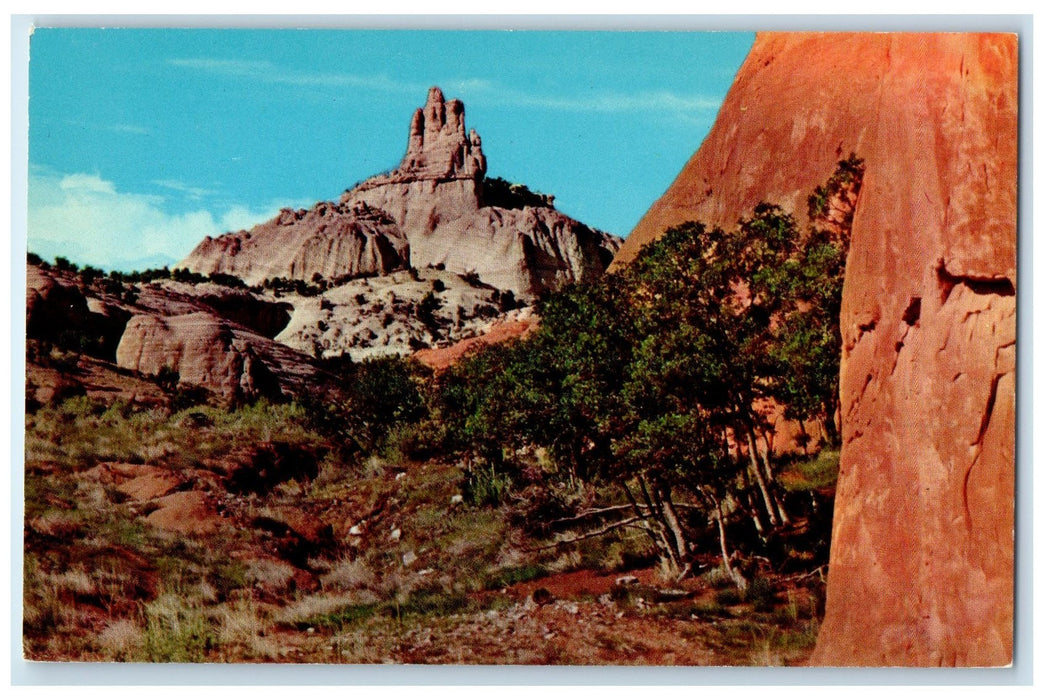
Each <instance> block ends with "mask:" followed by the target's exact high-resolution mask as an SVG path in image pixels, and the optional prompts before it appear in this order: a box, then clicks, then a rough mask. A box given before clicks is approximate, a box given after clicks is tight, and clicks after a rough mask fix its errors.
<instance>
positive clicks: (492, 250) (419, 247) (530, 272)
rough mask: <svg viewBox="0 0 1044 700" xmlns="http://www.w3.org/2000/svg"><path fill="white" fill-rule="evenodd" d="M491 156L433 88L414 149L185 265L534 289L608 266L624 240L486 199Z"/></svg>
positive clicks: (454, 103)
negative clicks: (468, 277)
mask: <svg viewBox="0 0 1044 700" xmlns="http://www.w3.org/2000/svg"><path fill="white" fill-rule="evenodd" d="M485 174H486V156H485V154H484V153H483V151H482V140H481V138H480V137H479V135H478V134H477V133H476V132H475V131H474V130H471V131H470V132H469V131H467V129H466V126H465V123H464V105H463V104H462V103H461V102H460V101H459V100H449V101H448V102H447V101H446V100H445V98H444V96H443V94H442V91H441V90H439V88H437V87H433V88H431V89H430V90H429V91H428V99H427V102H426V103H425V105H424V107H422V108H421V109H418V110H417V111H416V112H415V113H414V115H413V118H412V120H411V121H410V128H409V135H408V140H407V147H406V155H405V156H404V157H403V159H402V162H401V163H400V164H399V166H398V167H397V168H396V169H394V170H392V171H391V172H390V173H387V174H383V175H377V176H375V177H372V178H370V179H368V180H366V181H364V182H362V183H361V184H359V185H358V186H356V187H355V188H353V189H351V190H349V191H347V192H345V193H344V194H343V195H342V196H341V201H340V203H339V204H333V203H329V202H324V203H320V204H317V205H316V206H315V207H313V208H312V209H310V210H300V211H296V212H295V211H290V210H283V211H282V212H281V213H280V214H279V216H277V217H276V218H275V219H273V220H272V221H269V222H267V223H265V224H261V225H260V226H257V227H255V228H254V229H252V230H250V231H240V232H238V233H229V234H225V235H224V236H220V237H218V238H215V239H210V238H208V239H207V240H205V241H203V242H202V243H201V244H200V245H199V246H197V248H196V249H195V250H194V251H193V252H192V253H191V254H190V255H189V257H188V258H186V259H185V260H184V261H183V262H182V263H181V264H180V265H179V267H183V268H186V269H189V270H191V271H193V272H199V273H203V274H212V273H215V272H221V273H226V274H232V275H235V276H237V277H239V278H241V279H243V280H244V281H246V282H248V283H250V284H258V283H260V282H263V281H264V280H265V279H271V278H274V277H286V278H290V279H301V280H306V281H309V280H311V279H312V277H313V275H315V274H317V273H318V274H320V275H322V276H323V277H324V278H325V279H327V280H334V279H339V278H340V279H344V278H349V277H360V276H365V275H374V274H388V273H390V272H393V271H395V270H400V269H404V268H406V267H413V268H417V269H420V268H424V267H427V266H436V265H443V266H445V268H446V269H447V270H449V271H451V272H456V273H458V274H474V275H478V277H479V278H480V279H481V280H482V281H483V282H484V283H486V284H490V285H492V286H494V287H497V288H499V289H502V290H505V291H507V290H510V291H511V292H513V293H514V294H515V295H516V296H517V297H519V298H532V297H534V296H535V295H537V294H539V293H540V292H543V291H545V290H548V289H553V288H556V287H559V286H561V285H563V284H567V283H569V282H573V281H578V280H582V279H585V278H589V277H590V276H592V275H597V274H601V273H602V272H603V271H604V270H605V268H606V267H607V266H608V264H609V262H610V261H611V260H612V257H613V255H614V254H615V252H616V250H617V249H618V248H619V246H620V239H618V238H616V237H615V236H611V235H609V234H607V233H603V232H601V231H596V230H594V229H590V228H588V227H587V226H584V225H583V224H581V223H580V222H578V221H575V220H574V219H571V218H569V217H568V216H565V215H564V214H562V213H561V212H558V211H557V210H555V209H554V208H553V207H552V206H551V199H552V198H550V197H548V198H546V199H545V200H544V201H545V204H546V205H545V206H523V207H521V208H519V209H511V208H506V207H499V206H483V197H482V195H483V184H484V178H485Z"/></svg>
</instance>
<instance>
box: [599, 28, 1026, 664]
mask: <svg viewBox="0 0 1044 700" xmlns="http://www.w3.org/2000/svg"><path fill="white" fill-rule="evenodd" d="M1017 69H1018V46H1017V38H1016V37H1015V36H1014V35H987V34H928V35H913V34H763V35H759V36H758V38H757V40H756V41H755V43H754V47H753V48H752V50H751V53H750V55H749V56H748V58H747V60H746V62H745V63H744V65H743V67H742V68H741V69H740V71H739V73H738V74H737V76H736V80H735V83H734V85H733V87H732V89H731V90H730V92H729V94H728V96H727V97H726V99H725V102H724V104H723V105H722V109H721V112H720V114H719V116H718V119H717V122H716V123H715V125H714V127H713V129H712V130H711V132H710V134H709V135H708V136H707V138H706V140H705V141H704V143H703V145H702V146H701V147H700V150H699V151H698V152H697V153H696V155H695V156H694V157H693V158H692V159H691V160H690V161H689V163H688V164H687V165H686V166H685V168H684V169H683V170H682V172H681V174H680V175H679V176H678V178H677V180H676V181H675V182H674V183H673V184H672V185H671V186H670V188H669V189H668V190H667V192H666V193H665V194H664V195H663V197H662V198H661V199H660V200H659V201H658V202H657V203H656V204H655V205H654V206H653V207H652V208H651V209H650V210H649V212H648V213H647V214H646V216H645V217H644V218H643V219H642V221H641V222H640V223H639V225H638V226H637V227H636V228H635V230H634V232H632V234H631V236H630V237H629V238H628V239H627V241H626V244H625V245H624V247H623V249H622V250H621V251H620V253H619V255H618V256H617V261H618V263H619V262H624V261H627V260H630V259H633V257H634V256H635V255H636V254H637V252H638V250H639V249H640V247H641V245H643V244H644V243H646V242H648V241H650V240H653V239H655V238H656V237H657V236H658V235H660V233H662V231H663V230H664V229H665V228H666V227H668V226H670V225H673V224H677V223H681V222H682V221H685V220H691V219H696V220H703V221H705V222H708V223H710V224H718V225H722V226H731V225H734V224H735V222H736V220H737V219H738V218H739V217H740V216H743V215H745V214H747V213H748V212H749V211H750V210H751V208H752V207H753V206H754V205H755V204H756V203H758V202H760V201H770V202H775V203H778V204H781V205H783V206H784V207H787V208H789V209H791V210H793V211H794V212H795V213H797V214H798V215H799V216H800V215H802V214H803V213H804V210H805V206H804V203H805V200H806V198H807V196H808V194H809V193H810V191H811V190H812V188H813V187H815V186H816V185H818V184H820V183H822V182H823V181H825V180H826V179H827V177H829V175H830V174H831V172H832V170H833V168H834V165H835V163H836V162H837V161H838V160H839V159H840V158H843V157H845V156H846V155H848V154H849V153H855V154H856V155H858V156H860V157H861V158H863V159H864V161H865V165H866V171H865V175H864V179H863V184H862V191H861V193H860V197H859V202H858V205H857V208H856V212H855V218H854V222H853V228H852V241H851V252H850V254H849V259H848V266H847V273H846V282H845V291H844V299H843V305H842V312H841V313H842V317H841V328H842V335H843V349H842V369H841V416H842V419H843V431H842V439H843V449H842V456H841V475H840V478H839V482H838V491H837V499H836V507H835V519H834V529H833V540H832V550H831V558H830V572H829V582H828V589H827V606H826V618H825V620H824V622H823V625H822V628H821V632H820V636H819V640H818V643H817V648H816V653H815V655H814V657H813V662H814V663H818V664H827V665H1004V664H1008V663H1010V662H1011V660H1012V649H1013V619H1014V618H1013V615H1014V606H1013V600H1014V599H1013V561H1014V540H1013V528H1014V436H1015V432H1014V426H1015V412H1014V403H1015V373H1014V371H1015V291H1016V288H1017V287H1016V269H1015V245H1016V228H1015V225H1016V180H1017V167H1016V161H1017Z"/></svg>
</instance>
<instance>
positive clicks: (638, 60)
mask: <svg viewBox="0 0 1044 700" xmlns="http://www.w3.org/2000/svg"><path fill="white" fill-rule="evenodd" d="M753 39H754V37H753V34H750V33H708V32H679V33H671V32H533V31H518V32H509V31H460V32H447V31H357V30H315V29H309V30H228V29H214V30H206V29H192V30H172V29H156V30H144V29H108V30H106V29H37V30H36V32H35V33H34V35H33V37H32V40H31V46H30V63H29V96H30V99H29V206H28V215H29V231H28V234H29V240H28V247H29V250H32V251H34V252H37V253H39V254H40V255H42V256H43V257H44V258H53V257H54V256H55V255H65V256H66V257H69V258H70V259H72V260H74V261H77V262H79V263H81V264H92V265H96V266H99V267H102V268H104V269H126V270H129V269H132V268H135V267H139V268H140V267H144V266H151V265H160V264H163V263H173V262H176V261H178V260H180V259H181V258H182V257H184V256H185V255H186V254H187V253H188V252H189V251H190V250H191V249H192V248H193V247H194V245H195V244H196V243H197V242H198V241H199V240H201V239H202V238H203V236H205V235H218V234H220V233H223V232H225V231H228V230H237V229H239V228H249V227H250V226H252V225H253V224H255V223H259V222H261V221H263V220H266V219H267V218H270V217H271V216H272V215H273V214H274V213H275V212H276V211H277V210H278V209H279V208H280V207H283V206H310V205H311V204H313V203H315V202H316V201H320V200H330V199H336V198H337V197H338V196H339V195H340V193H341V192H342V191H343V190H345V189H346V188H348V187H350V186H351V185H353V184H354V183H356V182H358V181H359V180H362V179H364V178H366V177H368V176H370V175H373V174H375V173H378V172H381V171H384V170H387V169H389V168H392V167H394V166H396V165H397V164H398V162H399V160H400V159H401V157H402V155H403V153H404V151H405V148H406V135H407V129H408V126H409V120H410V117H411V115H412V113H413V110H414V109H415V108H417V107H419V106H420V105H421V104H422V103H423V102H424V99H425V96H426V94H427V89H428V87H429V86H431V85H439V86H440V87H442V89H443V91H444V92H445V93H446V96H447V98H453V97H456V98H460V99H461V100H463V102H464V105H465V109H466V119H467V125H468V127H469V128H475V129H476V130H477V131H478V132H479V134H480V135H481V136H482V143H483V150H484V152H485V153H486V156H487V159H488V162H489V175H491V176H501V177H504V178H506V179H509V180H512V181H515V182H522V183H525V184H526V185H528V186H529V187H530V188H532V189H535V190H539V191H542V192H547V193H551V194H554V195H555V196H556V205H557V206H558V208H559V209H560V210H562V211H563V212H565V213H567V214H569V215H570V216H573V217H575V218H577V219H579V220H581V221H583V222H585V223H587V224H589V225H591V226H595V227H598V228H601V229H604V230H607V231H611V232H613V233H617V234H620V235H626V234H627V233H628V232H629V231H630V229H631V228H632V227H633V226H634V224H636V223H637V221H638V219H639V218H640V217H641V216H642V214H643V213H644V212H645V210H646V209H648V207H649V206H650V205H651V204H652V202H653V201H654V200H655V199H656V198H657V197H658V196H659V195H660V194H662V192H663V191H664V190H665V189H666V187H667V186H668V185H669V184H670V182H671V181H672V180H673V179H674V177H675V176H676V175H677V173H678V171H679V170H680V169H681V167H682V165H684V163H685V161H686V160H688V158H689V157H690V156H691V155H692V154H693V152H694V151H695V150H696V148H697V147H698V146H699V144H700V142H701V141H702V140H703V138H704V136H705V135H706V133H707V131H708V130H709V129H710V126H711V125H712V123H713V121H714V118H715V116H716V113H717V109H718V106H719V105H720V103H721V100H722V99H723V98H724V95H725V93H726V91H727V90H728V88H729V86H730V85H731V82H732V79H733V76H734V75H735V72H736V70H737V69H738V68H739V66H740V64H741V63H742V61H743V59H744V58H745V57H746V54H747V51H748V50H749V49H750V45H751V43H752V42H753Z"/></svg>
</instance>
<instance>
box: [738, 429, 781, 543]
mask: <svg viewBox="0 0 1044 700" xmlns="http://www.w3.org/2000/svg"><path fill="white" fill-rule="evenodd" d="M744 428H745V430H744V432H745V433H746V435H747V452H748V453H749V454H750V470H751V472H753V473H754V480H755V481H756V482H757V484H758V490H759V491H761V498H762V500H763V501H764V502H765V511H766V512H767V513H768V518H769V522H770V523H771V524H772V527H776V526H778V525H779V516H778V515H777V513H776V508H775V505H776V504H775V499H774V498H773V497H772V493H771V492H770V491H769V488H768V484H767V483H766V482H765V477H764V475H763V474H762V473H761V465H760V463H759V460H758V448H757V446H756V445H755V444H754V431H753V429H752V428H750V427H749V426H744Z"/></svg>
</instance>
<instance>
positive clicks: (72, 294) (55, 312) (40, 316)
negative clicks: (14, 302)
mask: <svg viewBox="0 0 1044 700" xmlns="http://www.w3.org/2000/svg"><path fill="white" fill-rule="evenodd" d="M25 282H26V298H25V333H26V335H27V336H29V337H30V338H46V339H54V338H56V337H57V336H58V334H59V333H60V332H61V331H63V330H67V329H71V328H83V327H84V326H85V325H86V322H87V317H88V314H89V313H90V312H89V310H88V308H87V299H86V298H85V297H84V296H83V292H81V291H80V290H79V289H77V288H76V286H75V285H73V284H70V283H68V282H65V281H63V280H60V279H58V277H57V275H56V274H53V273H51V272H49V271H45V270H42V269H40V268H39V267H37V266H36V265H29V266H27V267H26V280H25Z"/></svg>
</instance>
